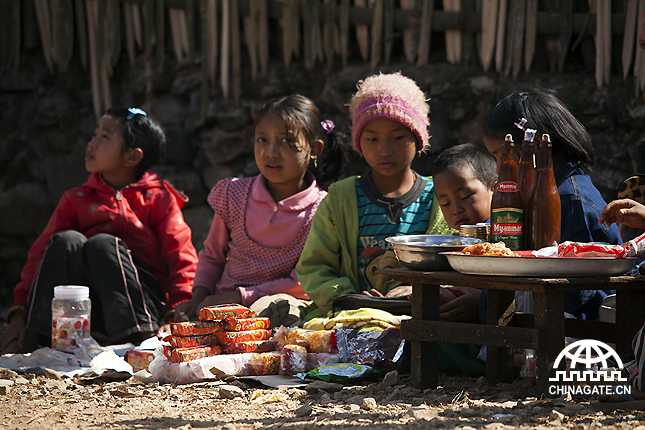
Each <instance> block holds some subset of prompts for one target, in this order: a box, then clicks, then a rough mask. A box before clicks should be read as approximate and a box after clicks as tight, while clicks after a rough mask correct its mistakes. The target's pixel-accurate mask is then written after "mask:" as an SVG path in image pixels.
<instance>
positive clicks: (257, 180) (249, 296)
mask: <svg viewBox="0 0 645 430" xmlns="http://www.w3.org/2000/svg"><path fill="white" fill-rule="evenodd" d="M333 129H334V124H333V123H332V122H331V121H329V120H326V121H322V118H321V114H320V111H319V110H318V108H317V107H316V106H315V105H314V104H313V102H312V101H311V100H309V99H307V98H306V97H303V96H300V95H290V96H287V97H283V98H279V99H276V100H273V101H271V102H269V103H267V104H266V105H265V106H264V107H263V108H262V109H261V110H260V112H259V114H258V116H257V118H256V120H255V122H254V123H253V132H254V152H255V162H256V163H257V166H258V168H259V170H260V174H259V175H258V176H255V177H250V178H228V179H224V180H222V181H220V182H219V183H218V184H217V185H215V187H214V188H213V189H212V190H211V192H210V194H209V196H208V202H209V204H210V205H211V207H212V208H213V210H214V211H215V214H214V216H213V223H212V226H211V229H210V232H209V234H208V237H207V239H206V241H205V242H204V249H203V250H202V251H200V253H199V262H198V264H197V273H196V275H195V282H194V284H193V297H192V299H191V300H189V301H187V302H184V303H180V304H179V305H178V306H177V308H176V311H177V312H176V314H175V320H177V321H180V320H182V319H186V318H189V319H196V318H197V316H198V315H199V310H200V309H201V308H202V307H204V306H212V305H217V304H225V303H240V304H243V305H245V306H250V305H252V304H253V303H254V302H256V301H257V300H258V299H259V298H261V297H264V296H270V295H275V294H278V293H286V294H288V295H289V296H291V297H293V298H296V299H302V300H306V299H308V297H307V295H306V294H305V292H304V291H303V289H302V287H301V285H300V282H299V281H298V279H297V277H296V274H295V270H294V268H295V266H296V263H297V262H298V258H299V257H300V253H301V251H302V248H303V246H304V244H305V241H306V239H307V234H308V233H309V228H310V226H311V220H312V219H313V216H314V214H315V212H316V209H317V208H318V205H319V203H320V201H321V200H322V199H323V197H324V196H325V195H326V194H327V193H326V192H325V191H324V190H323V189H322V188H321V187H320V186H319V183H318V182H317V176H318V179H319V180H321V181H323V182H328V181H333V180H335V179H337V178H338V176H339V175H340V174H341V172H342V170H343V168H344V164H345V150H344V148H343V145H342V140H341V138H340V136H339V134H338V133H336V132H334V130H333ZM325 166H327V167H328V168H327V169H325ZM329 166H332V168H329ZM319 172H320V174H319V175H316V174H315V173H319Z"/></svg>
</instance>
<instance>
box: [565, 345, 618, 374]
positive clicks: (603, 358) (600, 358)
mask: <svg viewBox="0 0 645 430" xmlns="http://www.w3.org/2000/svg"><path fill="white" fill-rule="evenodd" d="M610 357H611V358H613V359H614V361H615V362H616V365H617V366H618V367H619V368H622V367H623V362H622V360H621V359H620V357H619V356H618V354H617V353H616V351H614V349H613V348H612V347H611V346H609V345H607V344H606V343H604V342H601V341H599V340H594V339H582V340H579V341H577V342H574V343H572V344H571V345H569V346H567V347H566V348H564V349H563V350H562V351H561V352H560V354H558V357H557V358H556V359H555V363H554V364H553V368H554V369H557V368H558V366H559V365H560V362H561V361H562V359H563V358H568V359H569V360H571V368H572V369H573V368H576V367H577V365H578V363H580V364H583V365H584V366H585V367H586V368H587V369H591V367H592V366H593V365H594V364H596V363H600V366H598V367H600V368H603V367H605V368H607V367H609V366H608V364H607V359H608V358H610Z"/></svg>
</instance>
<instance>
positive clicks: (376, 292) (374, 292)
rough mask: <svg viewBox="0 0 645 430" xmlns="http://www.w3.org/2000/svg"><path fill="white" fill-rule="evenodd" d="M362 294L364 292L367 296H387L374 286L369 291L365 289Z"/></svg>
mask: <svg viewBox="0 0 645 430" xmlns="http://www.w3.org/2000/svg"><path fill="white" fill-rule="evenodd" d="M362 294H364V295H366V296H370V297H385V296H384V295H383V293H381V292H380V291H379V290H377V289H375V288H372V289H371V290H369V291H363V293H362Z"/></svg>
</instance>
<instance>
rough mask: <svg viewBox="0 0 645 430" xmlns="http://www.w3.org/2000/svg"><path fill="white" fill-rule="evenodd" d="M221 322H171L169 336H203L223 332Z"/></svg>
mask: <svg viewBox="0 0 645 430" xmlns="http://www.w3.org/2000/svg"><path fill="white" fill-rule="evenodd" d="M223 325H224V324H223V323H222V321H183V322H171V323H170V334H172V335H173V336H203V335H206V334H211V333H217V332H218V331H224V328H223Z"/></svg>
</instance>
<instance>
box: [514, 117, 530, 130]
mask: <svg viewBox="0 0 645 430" xmlns="http://www.w3.org/2000/svg"><path fill="white" fill-rule="evenodd" d="M517 120H518V122H514V123H513V124H515V127H517V128H519V129H520V130H525V128H524V126H525V125H526V123H527V122H528V120H527V119H526V118H518V119H517Z"/></svg>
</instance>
